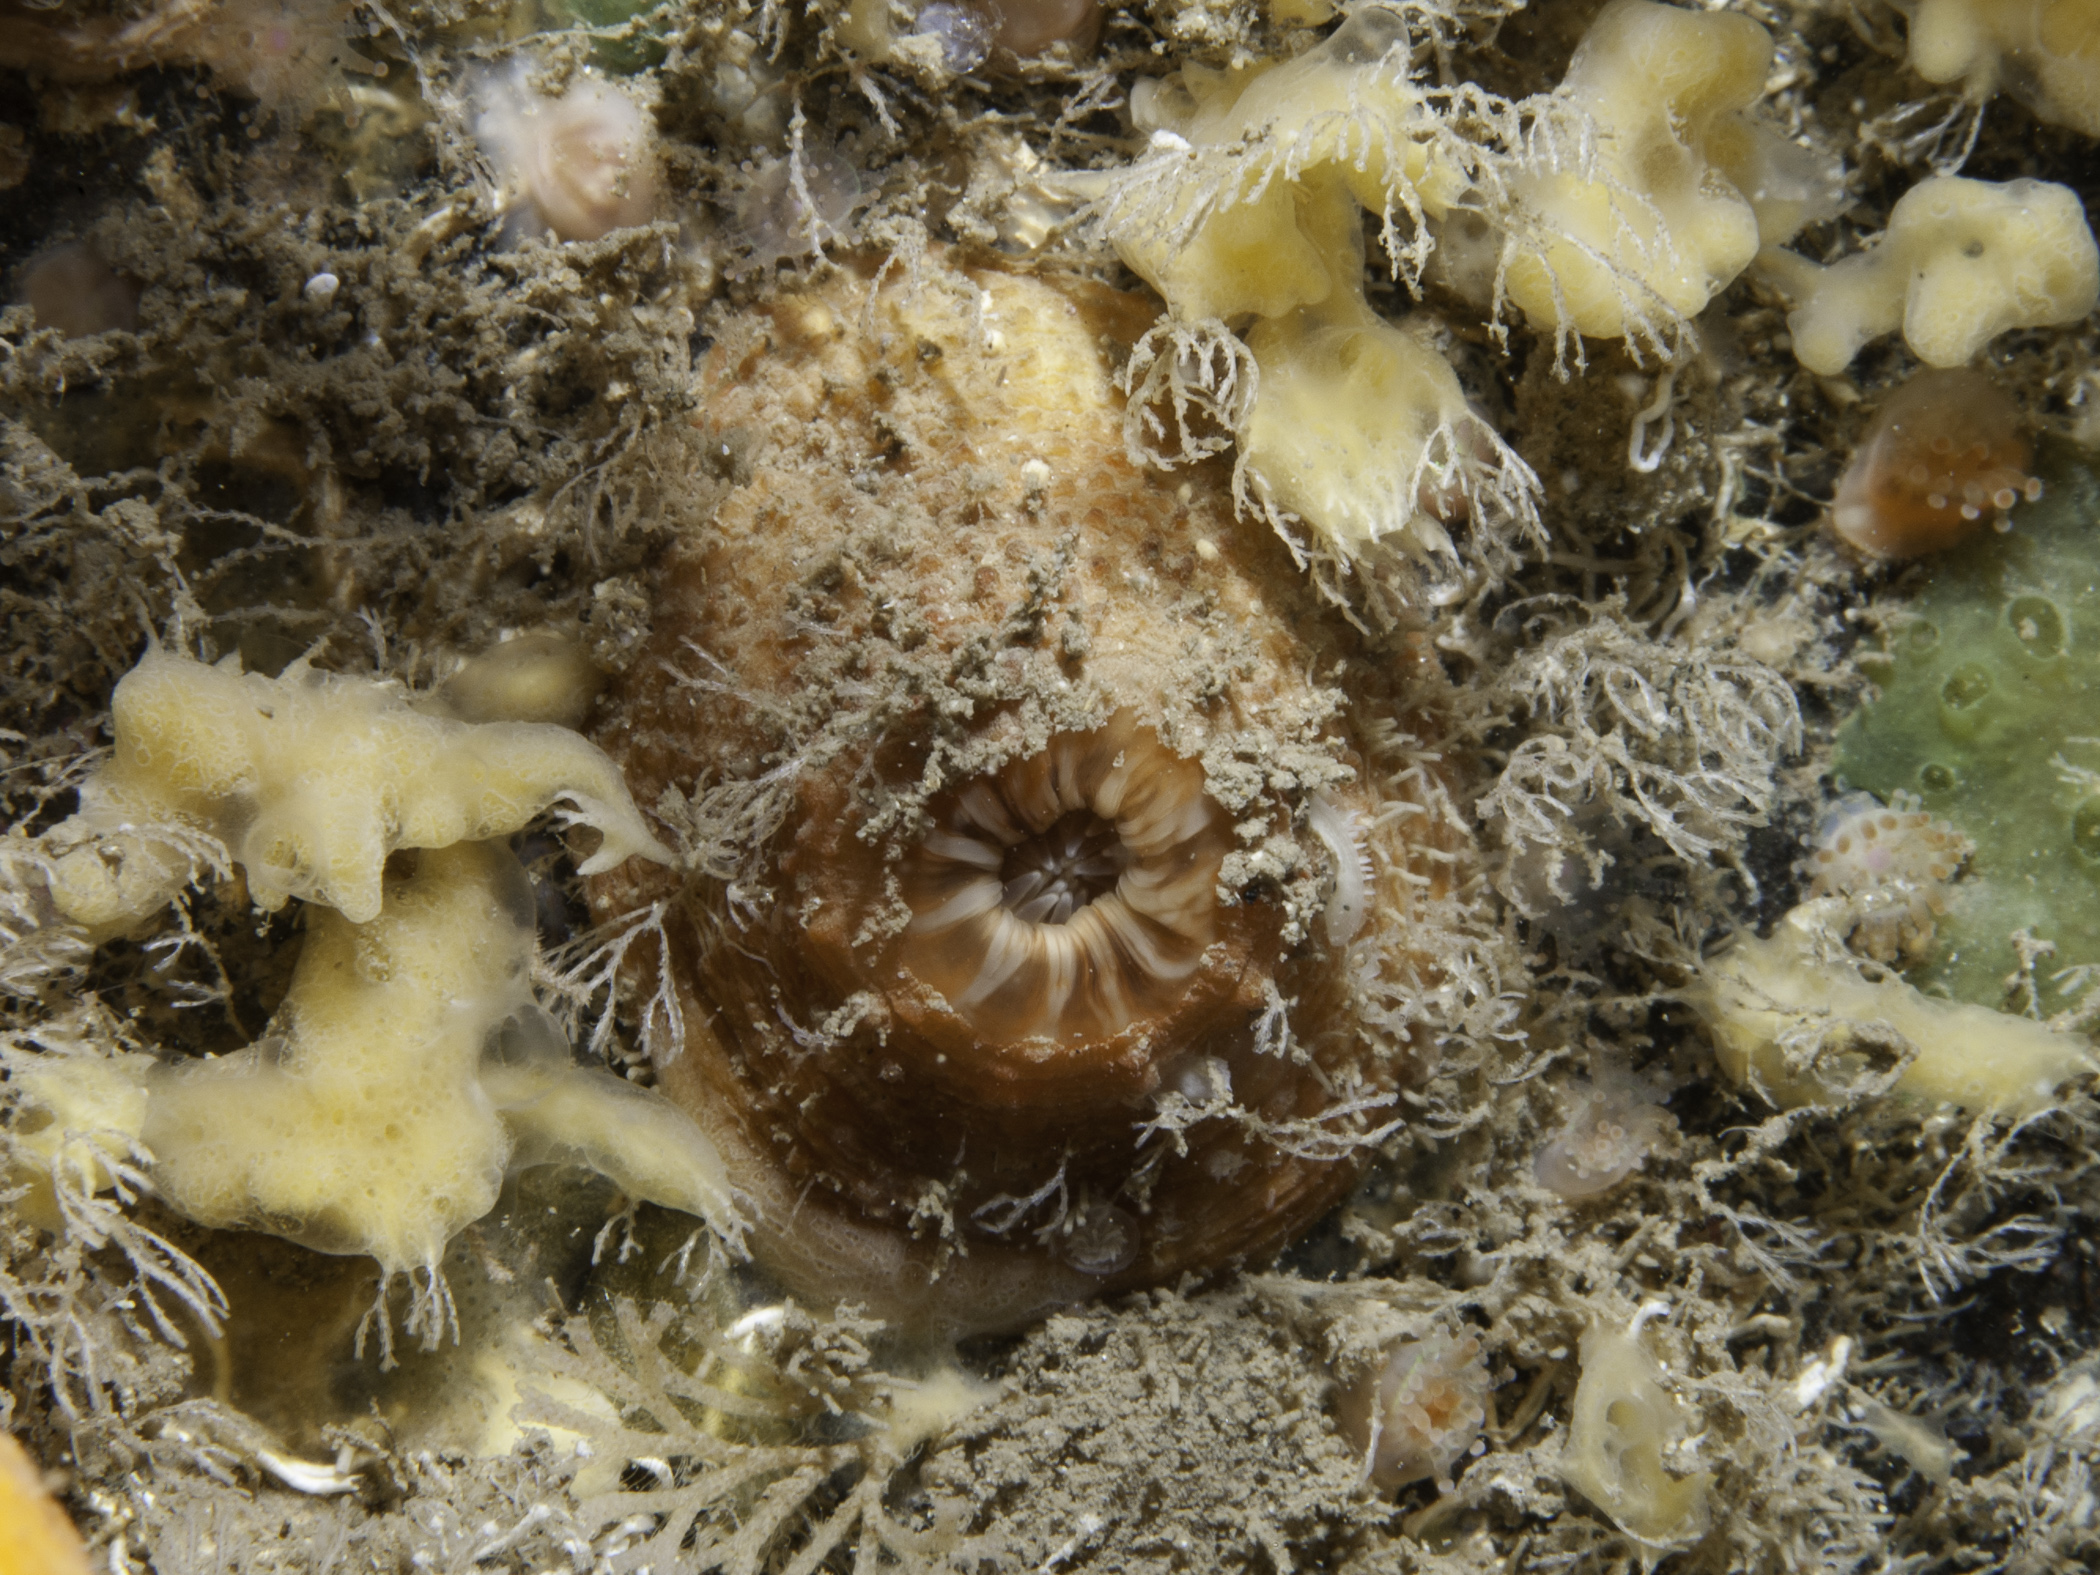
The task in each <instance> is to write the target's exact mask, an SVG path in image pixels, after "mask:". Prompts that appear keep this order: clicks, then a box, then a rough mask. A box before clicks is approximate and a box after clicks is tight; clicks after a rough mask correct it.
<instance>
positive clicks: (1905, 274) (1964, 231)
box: [1765, 175, 2100, 377]
mask: <svg viewBox="0 0 2100 1575" xmlns="http://www.w3.org/2000/svg"><path fill="white" fill-rule="evenodd" d="M1765 266H1766V267H1767V269H1768V271H1769V272H1770V273H1771V275H1772V277H1773V278H1774V279H1775V280H1776V281H1777V282H1778V283H1779V285H1780V287H1781V288H1782V289H1784V290H1785V291H1786V292H1787V293H1788V294H1789V295H1791V296H1792V297H1793V298H1794V299H1795V300H1796V301H1797V302H1798V303H1799V304H1798V305H1797V306H1796V307H1795V308H1794V310H1793V311H1792V312H1790V313H1789V314H1788V315H1787V327H1788V329H1789V330H1790V331H1791V332H1792V334H1793V338H1794V355H1795V358H1796V359H1798V360H1799V361H1800V363H1801V364H1802V365H1803V366H1805V367H1807V368H1808V369H1809V370H1810V371H1811V372H1817V373H1820V374H1822V375H1823V376H1825V377H1832V376H1835V375H1836V374H1838V373H1839V372H1842V371H1844V370H1845V368H1846V367H1848V366H1850V365H1851V364H1852V358H1853V357H1854V356H1855V355H1857V354H1858V353H1859V351H1860V349H1861V347H1862V346H1864V345H1865V344H1866V343H1867V342H1868V341H1869V340H1873V339H1878V338H1880V337H1881V336H1882V335H1884V334H1888V333H1893V332H1894V331H1895V330H1896V329H1898V328H1901V329H1902V330H1903V339H1904V343H1906V344H1908V345H1909V346H1910V348H1911V351H1912V353H1913V354H1915V355H1916V356H1917V358H1918V359H1919V360H1921V361H1923V362H1925V363H1926V365H1928V366H1939V367H1952V366H1965V365H1967V364H1968V363H1969V362H1970V361H1971V360H1973V359H1974V358H1975V356H1976V355H1977V353H1978V352H1979V351H1981V350H1982V349H1983V347H1984V346H1985V345H1987V344H1989V343H1990V342H1991V340H1993V339H1995V338H1996V337H1997V336H1998V335H1999V334H2002V333H2004V332H2006V331H2007V330H2008V329H2013V328H2047V327H2057V326H2061V325H2064V324H2067V323H2075V322H2077V321H2078V320H2079V319H2080V318H2081V317H2084V316H2085V315H2086V314H2087V313H2088V312H2090V311H2091V310H2092V309H2093V304H2094V301H2095V299H2096V298H2100V250H2096V249H2095V247H2094V244H2093V232H2092V229H2091V227H2090V226H2089V225H2088V224H2087V223H2086V218H2085V208H2084V205H2083V204H2082V203H2080V202H2079V200H2078V195H2077V193H2075V192H2073V191H2072V190H2071V189H2070V188H2069V187H2068V186H2058V185H2055V184H2053V183H2051V182H2049V181H2038V180H2015V181H2006V182H2003V183H2002V184H2001V183H1995V182H1991V181H1980V180H1967V179H1964V178H1962V177H1960V176H1954V175H1935V176H1932V177H1929V178H1928V179H1925V180H1921V181H1919V182H1918V184H1917V185H1915V186H1913V187H1911V189H1910V190H1909V191H1907V192H1905V193H1904V194H1903V196H1902V198H1901V199H1900V200H1899V201H1898V202H1897V203H1896V206H1895V207H1894V208H1893V209H1892V210H1890V213H1889V227H1888V230H1887V231H1886V232H1885V233H1884V234H1883V235H1882V237H1881V241H1880V244H1879V245H1877V246H1875V247H1873V248H1872V249H1871V250H1868V251H1865V252H1861V253H1859V254H1858V255H1857V256H1853V257H1846V258H1843V259H1841V260H1840V261H1838V262H1834V263H1831V264H1830V265H1829V266H1827V267H1819V266H1818V265H1816V264H1815V263H1812V262H1809V261H1808V260H1806V259H1805V258H1802V257H1798V256H1796V255H1794V254H1793V253H1791V252H1784V251H1774V252H1771V253H1769V254H1767V257H1766V259H1765Z"/></svg>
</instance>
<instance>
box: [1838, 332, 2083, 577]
mask: <svg viewBox="0 0 2100 1575" xmlns="http://www.w3.org/2000/svg"><path fill="white" fill-rule="evenodd" d="M2032 459H2033V445H2032V444H2030V443H2029V442H2028V440H2027V434H2026V431H2025V430H2024V424H2023V423H2022V421H2021V419H2020V410H2019V407H2018V406H2017V405H2015V404H2014V403H2013V401H2012V397H2011V396H2010V395H2009V394H2007V393H2006V392H2005V390H2004V389H2002V388H2000V387H1999V386H1998V385H1997V384H1996V383H1995V382H1993V381H1992V380H1991V378H1990V377H1989V376H1988V375H1986V374H1985V373H1982V372H1978V371H1974V370H1971V369H1969V368H1966V367H1961V368H1952V369H1941V368H1927V369H1926V370H1925V371H1922V372H1919V373H1918V374H1917V375H1916V376H1914V377H1912V378H1910V379H1909V380H1908V381H1907V382H1905V383H1904V384H1903V386H1902V387H1901V388H1899V389H1897V390H1896V392H1895V393H1894V394H1892V395H1890V396H1889V399H1888V401H1887V403H1885V404H1884V405H1883V406H1882V407H1881V410H1880V412H1879V413H1878V414H1876V416H1875V417H1874V420H1873V423H1872V424H1871V425H1870V426H1869V427H1868V428H1867V431H1866V435H1865V436H1864V437H1863V438H1861V439H1860V444H1859V447H1858V448H1857V449H1856V450H1854V451H1853V455H1852V462H1851V463H1850V464H1849V465H1847V466H1846V467H1845V474H1844V475H1843V476H1842V477H1841V478H1840V479H1839V481H1838V489H1837V496H1836V497H1835V498H1833V499H1832V500H1831V505H1830V524H1831V528H1832V529H1833V530H1835V531H1836V532H1837V533H1838V535H1839V536H1840V537H1842V538H1843V539H1844V540H1845V541H1846V542H1847V543H1849V544H1850V545H1852V546H1854V547H1857V548H1858V549H1859V550H1860V551H1861V552H1864V553H1866V554H1868V555H1869V556H1870V557H1875V558H1916V557H1920V556H1923V555H1924V554H1926V553H1930V552H1943V551H1945V550H1946V549H1947V548H1949V547H1952V546H1955V545H1956V544H1958V543H1959V542H1961V541H1964V540H1966V539H1967V538H1968V537H1969V536H1970V535H1971V534H1973V533H1974V532H1975V531H1976V530H1977V528H1978V527H1980V526H1981V525H1982V524H1983V522H1984V521H1985V520H1986V519H1989V518H1991V517H1992V516H1994V515H2003V514H2004V513H2005V511H2006V510H2007V509H2010V508H2012V507H2013V506H2014V505H2015V504H2017V503H2019V502H2021V501H2023V500H2025V501H2027V502H2030V503H2031V502H2033V501H2034V500H2035V499H2037V498H2039V497H2040V496H2041V495H2042V483H2041V481H2040V480H2039V479H2038V478H2036V477H2035V476H2032V475H2030V474H2029V473H2028V469H2027V467H2028V465H2029V464H2030V463H2031V462H2032Z"/></svg>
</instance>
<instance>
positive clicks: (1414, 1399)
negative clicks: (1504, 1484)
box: [1336, 1332, 1492, 1491]
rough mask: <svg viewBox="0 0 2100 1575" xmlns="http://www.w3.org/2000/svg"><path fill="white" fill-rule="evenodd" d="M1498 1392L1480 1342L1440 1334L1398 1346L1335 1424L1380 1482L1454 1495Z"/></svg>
mask: <svg viewBox="0 0 2100 1575" xmlns="http://www.w3.org/2000/svg"><path fill="white" fill-rule="evenodd" d="M1491 1387H1492V1386H1491V1383H1490V1380H1489V1378H1488V1370H1487V1359H1486V1357H1485V1356H1483V1355H1482V1354H1481V1349H1480V1342H1479V1341H1478V1340H1476V1339H1474V1338H1473V1336H1471V1335H1470V1334H1456V1335H1453V1334H1445V1333H1442V1332H1438V1333H1435V1334H1431V1335H1429V1336H1427V1337H1426V1338H1424V1339H1420V1340H1402V1341H1399V1342H1398V1343H1397V1344H1395V1345H1394V1346H1393V1347H1392V1348H1391V1349H1390V1350H1389V1351H1388V1352H1387V1353H1386V1357H1385V1360H1384V1361H1383V1362H1382V1363H1375V1364H1374V1365H1373V1366H1372V1367H1371V1368H1370V1369H1369V1370H1368V1371H1366V1372H1365V1373H1364V1374H1363V1376H1362V1377H1361V1378H1359V1379H1358V1380H1357V1381H1356V1382H1355V1383H1354V1384H1351V1385H1349V1386H1348V1387H1347V1388H1345V1389H1344V1390H1343V1391H1342V1394H1341V1397H1340V1399H1339V1400H1338V1402H1337V1405H1336V1421H1337V1422H1338V1424H1339V1425H1340V1427H1341V1430H1342V1433H1343V1435H1344V1436H1345V1437H1347V1438H1348V1439H1349V1440H1350V1442H1352V1443H1353V1444H1355V1445H1356V1447H1357V1448H1358V1449H1359V1450H1361V1451H1362V1452H1363V1461H1364V1476H1365V1479H1366V1480H1368V1481H1369V1482H1371V1483H1372V1484H1373V1485H1375V1486H1377V1487H1379V1488H1382V1489H1388V1490H1389V1489H1392V1488H1397V1487H1405V1486H1406V1485H1407V1484H1408V1483H1410V1482H1423V1481H1433V1482H1435V1483H1436V1485H1437V1487H1438V1489H1439V1490H1440V1491H1448V1490H1449V1489H1450V1487H1451V1468H1452V1467H1453V1466H1455V1465H1457V1464H1458V1462H1459V1460H1460V1459H1461V1458H1463V1457H1464V1455H1465V1454H1466V1452H1467V1451H1468V1450H1470V1449H1471V1448H1472V1447H1473V1445H1474V1443H1475V1442H1476V1441H1477V1440H1478V1439H1479V1437H1480V1430H1481V1428H1482V1427H1483V1426H1484V1425H1486V1422H1487V1398H1488V1391H1489V1389H1490V1388H1491Z"/></svg>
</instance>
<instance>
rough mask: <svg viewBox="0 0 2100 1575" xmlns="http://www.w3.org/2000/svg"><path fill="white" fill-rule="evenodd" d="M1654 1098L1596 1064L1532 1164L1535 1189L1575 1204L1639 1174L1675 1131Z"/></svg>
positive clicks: (1626, 1075)
mask: <svg viewBox="0 0 2100 1575" xmlns="http://www.w3.org/2000/svg"><path fill="white" fill-rule="evenodd" d="M1657 1093H1658V1091H1657V1090H1656V1089H1655V1088H1653V1087H1652V1086H1650V1085H1649V1084H1647V1083H1645V1082H1643V1081H1642V1080H1641V1079H1639V1078H1637V1077H1635V1076H1634V1075H1633V1074H1632V1073H1630V1072H1628V1071H1627V1070H1625V1069H1624V1068H1623V1067H1619V1066H1614V1065H1612V1064H1610V1063H1608V1062H1602V1061H1600V1062H1598V1063H1597V1064H1595V1065H1594V1066H1593V1067H1592V1068H1591V1076H1590V1078H1589V1080H1588V1081H1586V1082H1578V1083H1577V1084H1576V1085H1575V1086H1574V1088H1573V1089H1572V1090H1571V1092H1570V1097H1569V1100H1568V1117H1567V1120H1566V1121H1565V1122H1564V1123H1562V1125H1561V1128H1560V1130H1559V1131H1557V1132H1555V1133H1554V1134H1553V1136H1552V1137H1551V1138H1549V1139H1548V1140H1547V1141H1546V1143H1545V1145H1544V1146H1543V1147H1541V1148H1540V1149H1539V1151H1538V1154H1537V1156H1536V1157H1535V1158H1534V1159H1533V1160H1532V1162H1531V1173H1532V1175H1533V1176H1534V1177H1535V1178H1536V1179H1537V1181H1538V1184H1539V1185H1540V1186H1542V1187H1545V1188H1547V1189H1549V1190H1550V1191H1553V1192H1557V1193H1559V1194H1560V1195H1561V1196H1562V1197H1564V1198H1566V1199H1567V1200H1568V1201H1569V1202H1571V1203H1575V1202H1580V1201H1581V1200H1582V1199H1584V1198H1594V1197H1599V1196H1601V1195H1602V1194H1604V1193H1606V1192H1609V1191H1610V1190H1611V1189H1612V1188H1613V1187H1616V1186H1617V1185H1618V1184H1619V1183H1620V1182H1622V1181H1624V1180H1625V1179H1626V1178H1627V1177H1628V1176H1630V1175H1632V1174H1633V1173H1634V1172H1635V1171H1637V1170H1639V1169H1640V1168H1641V1166H1642V1165H1644V1164H1646V1163H1647V1159H1648V1156H1649V1154H1651V1153H1652V1152H1653V1151H1654V1150H1655V1148H1656V1147H1657V1146H1658V1145H1659V1144H1661V1143H1663V1142H1664V1141H1666V1140H1667V1139H1668V1138H1669V1137H1670V1135H1671V1134H1672V1133H1674V1132H1675V1131H1676V1130H1677V1123H1676V1121H1674V1120H1673V1119H1672V1118H1671V1116H1670V1114H1669V1112H1668V1111H1666V1110H1664V1109H1663V1108H1662V1107H1661V1105H1660V1104H1658V1103H1657Z"/></svg>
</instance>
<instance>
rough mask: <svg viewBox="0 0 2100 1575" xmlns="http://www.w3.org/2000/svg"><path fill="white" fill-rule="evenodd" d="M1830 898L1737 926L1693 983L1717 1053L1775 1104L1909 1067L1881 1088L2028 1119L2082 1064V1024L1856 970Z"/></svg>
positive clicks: (2089, 1060) (1831, 1093) (1812, 1097)
mask: <svg viewBox="0 0 2100 1575" xmlns="http://www.w3.org/2000/svg"><path fill="white" fill-rule="evenodd" d="M1847 911H1848V910H1847V909H1846V907H1845V905H1844V903H1843V901H1842V899H1834V898H1821V899H1817V900H1816V901H1813V902H1807V903H1803V904H1802V905H1801V906H1800V907H1798V908H1796V909H1795V910H1794V911H1793V912H1792V913H1790V914H1788V915H1787V916H1786V917H1785V918H1784V919H1782V920H1781V921H1780V922H1779V923H1778V924H1777V925H1775V926H1774V927H1773V931H1772V935H1771V938H1770V939H1768V940H1759V939H1757V938H1756V937H1755V936H1744V937H1742V938H1741V939H1739V940H1738V941H1737V942H1736V943H1735V945H1734V946H1733V947H1732V948H1730V950H1729V951H1728V952H1726V953H1725V954H1724V955H1722V956H1721V957H1718V958H1716V959H1715V960H1714V961H1713V962H1711V963H1709V964H1708V965H1707V968H1706V972H1705V976H1704V978H1703V979H1702V980H1701V981H1700V982H1699V983H1698V985H1697V986H1696V987H1695V988H1694V990H1693V991H1692V994H1691V999H1692V1004H1693V1005H1694V1006H1695V1007H1696V1008H1697V1009H1698V1011H1699V1013H1700V1015H1701V1016H1702V1017H1704V1018H1705V1020H1706V1024H1707V1028H1708V1031H1709V1032H1710V1033H1711V1034H1712V1036H1713V1041H1714V1052H1715V1059H1716V1060H1718V1061H1719V1063H1720V1066H1721V1070H1722V1071H1723V1072H1724V1073H1726V1074H1727V1075H1728V1076H1729V1077H1730V1078H1732V1079H1733V1080H1734V1081H1736V1082H1737V1083H1739V1084H1742V1085H1744V1086H1746V1087H1749V1088H1752V1089H1754V1090H1756V1091H1757V1092H1758V1093H1760V1094H1762V1095H1763V1096H1764V1097H1765V1098H1767V1099H1769V1100H1771V1101H1772V1102H1773V1103H1774V1104H1776V1105H1779V1106H1781V1107H1783V1108H1792V1107H1796V1106H1801V1105H1835V1104H1838V1103H1841V1102H1842V1101H1843V1100H1844V1099H1846V1098H1847V1097H1849V1096H1852V1095H1855V1094H1857V1093H1860V1092H1863V1091H1870V1090H1871V1089H1872V1088H1873V1087H1874V1086H1875V1085H1876V1084H1877V1083H1878V1082H1880V1081H1881V1080H1882V1079H1883V1078H1885V1077H1886V1070H1885V1069H1889V1068H1893V1067H1895V1066H1897V1065H1899V1064H1901V1058H1902V1057H1904V1056H1908V1057H1909V1058H1910V1059H1909V1061H1908V1063H1907V1064H1902V1070H1901V1072H1900V1074H1898V1075H1897V1076H1896V1078H1895V1080H1894V1083H1893V1086H1892V1087H1891V1088H1890V1090H1889V1092H1890V1093H1891V1094H1892V1095H1894V1096H1895V1097H1897V1098H1899V1099H1903V1100H1907V1101H1911V1102H1919V1103H1923V1104H1926V1105H1934V1106H1936V1105H1958V1106H1960V1107H1962V1108H1963V1109H1965V1110H1970V1111H1974V1112H1977V1113H1979V1114H1986V1113H1998V1114H2004V1115H2009V1116H2014V1117H2020V1116H2030V1115H2033V1114H2035V1113H2037V1112H2038V1111H2042V1110H2047V1109H2048V1108H2050V1106H2052V1105H2054V1104H2056V1103H2057V1102H2058V1100H2059V1097H2060V1090H2061V1089H2062V1088H2063V1086H2064V1085H2065V1084H2066V1083H2068V1082H2070V1081H2071V1080H2072V1079H2074V1078H2077V1077H2081V1076H2084V1075H2086V1074H2088V1073H2090V1072H2092V1071H2093V1070H2094V1059H2093V1054H2092V1050H2091V1047H2090V1046H2089V1045H2088V1044H2087V1043H2086V1041H2085V1040H2084V1038H2083V1037H2082V1036H2081V1035H2078V1034H2075V1033H2065V1032H2060V1031H2058V1030H2056V1029H2053V1028H2050V1027H2048V1026H2047V1025H2046V1024H2043V1023H2038V1022H2035V1021H2034V1020H2032V1019H2030V1018H2026V1017H2015V1016H2012V1015H2011V1014H2010V1013H2006V1012H1996V1011H1992V1010H1991V1009H1990V1008H1989V1007H1986V1006H1975V1005H1970V1004H1968V1003H1966V1002H1958V1001H1947V1000H1942V999H1939V998H1937V997H1935V996H1929V995H1926V994H1924V993H1923V992H1921V991H1919V990H1917V989H1916V988H1914V987H1913V986H1911V985H1909V984H1906V983H1905V982H1904V981H1903V980H1902V979H1901V978H1898V977H1897V976H1896V975H1894V974H1892V973H1886V972H1882V973H1878V974H1872V975H1870V974H1868V973H1866V972H1863V971H1862V969H1861V968H1860V966H1859V965H1858V964H1857V962H1856V961H1855V960H1854V959H1853V958H1851V957H1850V956H1849V955H1848V954H1847V953H1846V952H1845V950H1844V947H1843V945H1842V943H1841V942H1840V941H1839V939H1838V933H1839V932H1840V931H1841V930H1842V929H1843V928H1844V927H1845V926H1844V923H1843V920H1844V917H1845V915H1846V913H1847Z"/></svg>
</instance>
